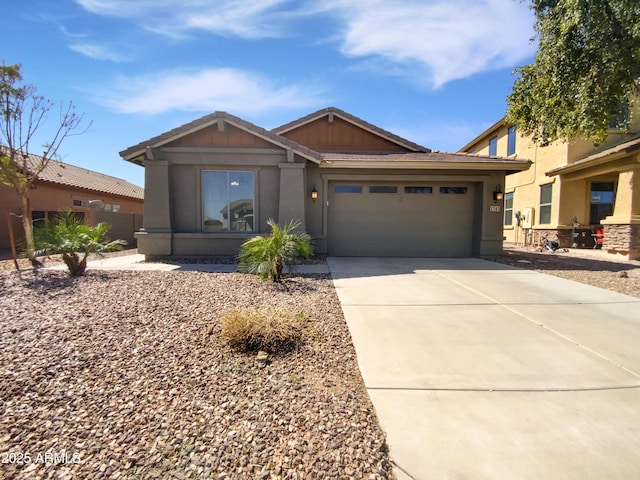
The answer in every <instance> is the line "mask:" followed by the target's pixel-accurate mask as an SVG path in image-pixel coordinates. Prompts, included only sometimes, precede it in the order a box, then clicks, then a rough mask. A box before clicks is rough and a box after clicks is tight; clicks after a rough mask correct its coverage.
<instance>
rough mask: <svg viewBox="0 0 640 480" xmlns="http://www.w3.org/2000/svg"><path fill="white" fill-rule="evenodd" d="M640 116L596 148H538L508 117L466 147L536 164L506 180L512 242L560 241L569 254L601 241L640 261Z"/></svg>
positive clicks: (582, 144)
mask: <svg viewBox="0 0 640 480" xmlns="http://www.w3.org/2000/svg"><path fill="white" fill-rule="evenodd" d="M638 103H640V102H636V105H638ZM639 114H640V112H636V114H635V115H632V116H631V117H630V120H629V121H628V123H627V128H626V129H625V130H624V131H623V130H620V129H614V128H612V129H611V130H610V132H609V135H608V137H607V139H606V141H605V142H604V143H603V144H602V145H599V146H598V147H597V148H596V147H594V145H593V143H592V142H591V141H586V140H582V139H574V140H571V141H568V142H560V141H557V142H552V143H550V144H549V145H547V146H540V145H536V144H534V143H533V141H532V140H531V138H525V137H523V136H521V135H519V134H518V133H517V132H516V131H515V128H514V127H512V126H510V125H508V124H507V123H506V122H505V119H504V118H503V119H501V120H499V121H498V122H496V123H495V124H494V125H493V126H491V127H490V128H489V129H487V130H486V131H484V132H482V133H481V134H480V135H479V136H478V137H476V138H474V139H473V140H472V141H470V142H469V143H468V144H467V145H465V146H464V147H462V149H461V150H460V151H461V152H464V153H477V154H480V155H489V156H494V155H502V156H505V157H507V158H511V159H518V158H526V159H529V160H531V161H532V162H533V166H532V167H531V168H530V169H529V170H527V171H521V172H514V173H511V174H509V175H507V177H506V181H505V190H504V193H505V194H504V236H505V239H506V241H508V242H514V243H522V244H535V243H536V242H539V240H540V238H542V237H543V236H544V235H551V236H552V237H555V236H556V235H557V237H558V239H559V241H560V245H561V246H563V247H571V246H575V247H579V248H593V247H595V246H600V245H598V244H597V242H598V240H600V241H601V242H602V243H601V245H602V248H603V249H605V250H606V251H609V252H612V253H617V254H619V255H620V256H622V257H624V258H628V259H638V258H640V115H639ZM602 229H603V230H604V236H603V237H600V238H598V236H599V234H600V232H601V231H602Z"/></svg>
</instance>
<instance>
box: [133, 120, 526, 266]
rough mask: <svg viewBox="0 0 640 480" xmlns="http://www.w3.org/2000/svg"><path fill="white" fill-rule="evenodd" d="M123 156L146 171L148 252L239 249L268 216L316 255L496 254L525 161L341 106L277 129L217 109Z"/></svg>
mask: <svg viewBox="0 0 640 480" xmlns="http://www.w3.org/2000/svg"><path fill="white" fill-rule="evenodd" d="M120 155H121V156H122V158H123V159H124V160H127V161H129V162H133V163H136V164H138V165H143V166H144V168H145V192H146V198H145V204H144V228H143V229H142V230H141V231H140V232H138V233H137V234H136V238H137V239H138V250H139V252H140V253H144V254H145V255H147V256H149V257H162V256H189V255H197V256H201V255H235V254H237V253H238V251H239V248H240V245H241V244H242V243H243V242H244V241H245V240H247V239H248V238H251V237H252V236H255V235H256V234H268V233H269V227H268V225H267V220H268V219H269V218H272V219H274V220H275V221H276V222H278V223H280V224H283V223H285V222H288V221H290V220H298V221H300V222H301V226H300V228H301V229H303V230H305V231H306V232H307V233H309V235H310V236H311V237H312V238H313V240H314V245H315V250H316V252H317V253H319V254H328V255H335V256H427V257H469V256H474V255H497V254H500V253H501V252H502V240H503V238H502V218H503V216H502V212H501V208H502V204H501V202H499V201H498V200H497V199H496V198H501V197H500V196H501V191H502V188H503V185H504V178H505V173H510V172H517V171H522V170H526V169H528V168H529V164H530V162H529V161H527V160H522V159H506V158H491V157H488V156H478V155H467V154H461V153H443V152H434V151H431V150H430V149H428V148H425V147H423V146H420V145H417V144H416V143H413V142H411V141H409V140H407V139H404V138H401V137H399V136H398V135H395V134H393V133H391V132H388V131H386V130H383V129H382V128H379V127H376V126H375V125H372V124H370V123H368V122H366V121H364V120H362V119H360V118H357V117H355V116H353V115H351V114H349V113H347V112H344V111H342V110H340V109H337V108H326V109H323V110H319V111H317V112H315V113H312V114H310V115H307V116H305V117H302V118H299V119H298V120H294V121H293V122H290V123H287V124H286V125H282V126H280V127H278V128H275V129H273V130H265V129H264V128H261V127H258V126H256V125H253V124H251V123H249V122H247V121H245V120H242V119H240V118H238V117H236V116H233V115H230V114H228V113H225V112H215V113H213V114H210V115H207V116H204V117H202V118H199V119H197V120H195V121H193V122H191V123H188V124H186V125H183V126H181V127H178V128H175V129H173V130H170V131H168V132H166V133H163V134H161V135H159V136H156V137H154V138H150V139H148V140H145V141H142V142H140V143H138V144H137V145H134V146H132V147H129V148H127V149H126V150H124V151H122V152H120Z"/></svg>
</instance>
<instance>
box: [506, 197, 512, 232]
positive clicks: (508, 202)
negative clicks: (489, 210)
mask: <svg viewBox="0 0 640 480" xmlns="http://www.w3.org/2000/svg"><path fill="white" fill-rule="evenodd" d="M504 225H505V227H509V226H511V225H513V192H512V193H505V194H504Z"/></svg>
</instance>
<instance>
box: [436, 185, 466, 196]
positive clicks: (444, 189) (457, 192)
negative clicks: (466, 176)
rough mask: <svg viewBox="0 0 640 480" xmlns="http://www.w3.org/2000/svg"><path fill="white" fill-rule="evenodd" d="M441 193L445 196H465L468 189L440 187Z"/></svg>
mask: <svg viewBox="0 0 640 480" xmlns="http://www.w3.org/2000/svg"><path fill="white" fill-rule="evenodd" d="M440 193H442V194H444V195H447V194H453V195H464V194H465V193H467V187H440Z"/></svg>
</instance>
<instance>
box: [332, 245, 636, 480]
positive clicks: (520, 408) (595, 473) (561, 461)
mask: <svg viewBox="0 0 640 480" xmlns="http://www.w3.org/2000/svg"><path fill="white" fill-rule="evenodd" d="M328 262H329V267H330V270H331V274H332V276H333V279H334V283H335V286H336V290H337V292H338V296H339V298H340V302H341V304H342V308H343V310H344V314H345V318H346V321H347V324H348V326H349V330H350V331H351V335H352V337H353V341H354V344H355V348H356V352H357V355H358V362H359V365H360V369H361V371H362V375H363V378H364V381H365V384H366V386H367V389H368V391H369V395H370V396H371V399H372V401H373V404H374V406H375V408H376V411H377V414H378V418H379V420H380V423H381V425H382V427H383V429H384V430H385V431H386V432H387V436H388V437H387V438H388V444H389V447H390V451H391V457H392V458H393V460H394V463H395V464H396V467H397V468H396V472H397V475H398V478H400V479H407V478H413V479H420V480H423V479H438V480H440V479H474V480H476V479H536V480H537V479H541V478H542V479H545V478H547V479H554V480H562V479H580V480H584V479H598V480H601V479H604V478H612V479H613V478H616V479H631V478H640V455H639V454H638V452H640V299H637V298H633V297H628V296H625V295H621V294H618V293H615V292H610V291H607V290H602V289H598V288H595V287H591V286H588V285H582V284H579V283H576V282H571V281H569V280H565V279H561V278H557V277H552V276H548V275H543V274H539V273H536V272H531V271H527V270H523V269H516V268H511V267H507V266H504V265H500V264H496V263H492V262H487V261H483V260H479V259H402V258H329V259H328Z"/></svg>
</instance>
